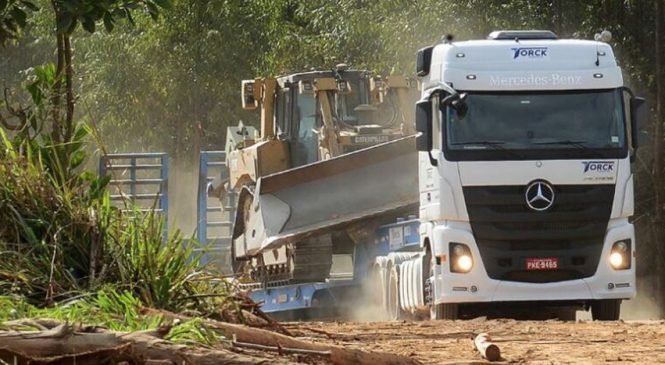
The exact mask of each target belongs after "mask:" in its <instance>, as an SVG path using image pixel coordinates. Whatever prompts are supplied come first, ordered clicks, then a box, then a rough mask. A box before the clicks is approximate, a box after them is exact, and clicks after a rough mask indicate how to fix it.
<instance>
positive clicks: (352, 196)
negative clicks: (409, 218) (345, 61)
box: [210, 65, 418, 284]
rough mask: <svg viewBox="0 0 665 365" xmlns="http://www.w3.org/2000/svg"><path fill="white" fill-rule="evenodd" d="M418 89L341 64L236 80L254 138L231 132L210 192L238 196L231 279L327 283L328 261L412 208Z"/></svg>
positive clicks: (243, 129)
mask: <svg viewBox="0 0 665 365" xmlns="http://www.w3.org/2000/svg"><path fill="white" fill-rule="evenodd" d="M416 86H417V84H416V82H415V80H411V79H409V78H407V77H403V76H388V77H385V78H382V77H379V76H376V75H373V74H372V73H371V72H368V71H364V70H353V69H349V68H348V67H346V66H345V65H338V66H337V67H336V68H334V69H332V70H320V71H309V72H302V73H296V74H291V75H287V76H281V77H277V78H271V77H266V78H256V79H253V80H244V81H242V89H241V94H242V106H243V108H244V109H247V110H257V109H258V110H260V113H261V118H260V120H261V125H260V131H259V130H257V129H255V128H253V127H251V126H245V125H243V124H242V123H240V124H239V125H238V126H237V127H229V128H228V130H227V139H226V147H225V150H226V160H227V161H226V166H227V168H228V177H227V178H226V179H225V180H224V181H219V182H216V183H213V186H212V187H211V189H210V193H211V195H217V196H219V197H220V198H221V199H224V196H225V194H228V193H229V192H233V193H235V194H236V195H237V199H234V200H235V201H236V202H237V205H236V207H235V209H236V213H235V221H234V222H233V230H232V249H231V254H232V262H233V270H234V272H235V274H236V275H235V277H236V278H239V279H240V281H241V282H246V283H264V284H265V283H269V282H279V283H287V282H288V283H296V282H316V281H322V280H325V279H326V278H327V277H328V276H329V275H330V270H331V265H332V258H333V255H334V254H336V253H344V252H349V251H351V252H352V250H353V245H354V242H357V241H358V240H361V239H364V238H366V237H368V236H369V235H370V234H371V232H373V231H374V229H375V228H376V227H378V226H379V225H380V224H384V223H386V222H387V221H392V220H394V219H395V217H397V216H400V215H404V214H407V212H408V213H409V214H410V213H412V212H413V211H414V210H415V209H417V208H416V206H417V203H418V183H417V153H416V149H415V137H414V133H415V132H414V121H413V116H414V110H413V105H414V103H413V102H414V100H415V98H416V97H417V88H416Z"/></svg>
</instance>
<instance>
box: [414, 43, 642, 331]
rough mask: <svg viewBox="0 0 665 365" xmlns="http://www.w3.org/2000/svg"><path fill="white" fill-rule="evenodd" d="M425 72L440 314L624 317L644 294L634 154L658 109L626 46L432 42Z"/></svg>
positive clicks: (430, 239) (425, 171)
mask: <svg viewBox="0 0 665 365" xmlns="http://www.w3.org/2000/svg"><path fill="white" fill-rule="evenodd" d="M417 72H418V75H419V76H420V77H421V82H422V99H421V101H420V102H418V104H417V106H416V109H417V110H416V113H417V114H416V115H417V118H416V129H417V130H418V132H420V134H419V136H418V137H417V145H418V147H417V148H418V150H419V151H420V152H419V191H420V208H419V209H420V212H419V215H420V221H421V224H420V238H421V246H422V247H423V250H424V252H426V253H427V255H425V256H426V257H427V260H431V261H430V262H429V263H428V264H429V265H427V264H425V263H424V264H423V265H424V267H425V268H426V270H425V272H426V273H425V277H430V279H431V290H430V291H431V293H432V294H431V298H429V301H430V305H431V307H432V309H433V311H432V313H433V316H434V317H441V316H444V313H447V314H446V315H445V316H448V317H451V316H452V317H454V316H456V314H457V310H458V308H459V304H464V303H498V302H508V303H515V302H524V303H532V302H546V303H550V304H553V305H561V306H573V307H583V308H587V309H588V308H590V309H591V310H592V314H593V317H594V318H595V319H606V320H611V319H618V318H619V313H620V304H621V301H622V300H625V299H630V298H633V297H634V296H635V294H636V291H635V289H636V287H635V248H636V242H635V232H634V228H633V224H632V223H631V217H632V215H633V209H634V203H633V173H632V170H631V161H632V156H634V153H635V149H636V148H637V147H638V138H637V131H638V129H639V124H640V121H641V120H644V119H645V110H646V105H645V103H644V99H642V98H639V97H635V96H634V95H633V94H632V92H631V91H630V90H629V89H627V88H625V87H624V84H623V79H622V74H621V69H620V68H619V67H618V65H617V62H616V60H615V57H614V53H613V51H612V48H611V47H610V46H609V45H608V44H607V43H604V42H602V41H588V40H563V39H558V38H557V36H556V35H555V34H553V33H552V32H548V31H498V32H493V33H491V34H490V36H489V37H488V39H486V40H472V41H463V42H453V41H448V42H444V43H442V44H438V45H435V46H432V47H427V48H424V49H421V50H420V51H419V52H418V63H417ZM427 267H429V268H430V269H429V270H427ZM426 302H427V300H426Z"/></svg>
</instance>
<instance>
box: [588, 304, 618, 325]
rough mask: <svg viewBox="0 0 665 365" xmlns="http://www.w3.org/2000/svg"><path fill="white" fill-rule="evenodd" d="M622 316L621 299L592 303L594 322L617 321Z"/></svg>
mask: <svg viewBox="0 0 665 365" xmlns="http://www.w3.org/2000/svg"><path fill="white" fill-rule="evenodd" d="M620 314H621V299H603V300H596V301H594V302H593V303H591V317H592V318H593V320H594V321H616V320H618V319H619V316H620Z"/></svg>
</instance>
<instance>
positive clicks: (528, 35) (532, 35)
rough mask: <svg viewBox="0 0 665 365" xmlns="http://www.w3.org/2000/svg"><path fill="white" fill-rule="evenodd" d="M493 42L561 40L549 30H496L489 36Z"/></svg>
mask: <svg viewBox="0 0 665 365" xmlns="http://www.w3.org/2000/svg"><path fill="white" fill-rule="evenodd" d="M487 39H493V40H511V41H512V40H523V39H524V40H526V39H559V37H557V35H556V34H554V32H552V31H549V30H496V31H494V32H492V33H490V34H489V36H487Z"/></svg>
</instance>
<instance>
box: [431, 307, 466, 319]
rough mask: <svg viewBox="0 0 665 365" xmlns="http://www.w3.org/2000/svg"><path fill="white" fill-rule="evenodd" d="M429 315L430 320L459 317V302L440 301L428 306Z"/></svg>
mask: <svg viewBox="0 0 665 365" xmlns="http://www.w3.org/2000/svg"><path fill="white" fill-rule="evenodd" d="M429 316H430V319H432V320H439V319H458V318H459V304H457V303H440V304H434V305H431V306H430V307H429Z"/></svg>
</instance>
